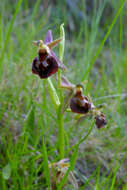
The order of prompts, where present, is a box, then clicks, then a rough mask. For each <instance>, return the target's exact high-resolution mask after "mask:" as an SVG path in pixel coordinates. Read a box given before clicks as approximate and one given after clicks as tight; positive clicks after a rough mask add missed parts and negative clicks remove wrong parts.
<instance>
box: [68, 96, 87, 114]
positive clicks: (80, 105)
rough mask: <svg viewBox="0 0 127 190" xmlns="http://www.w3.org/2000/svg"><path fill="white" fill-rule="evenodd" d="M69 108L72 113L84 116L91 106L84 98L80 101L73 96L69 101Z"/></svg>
mask: <svg viewBox="0 0 127 190" xmlns="http://www.w3.org/2000/svg"><path fill="white" fill-rule="evenodd" d="M70 108H71V110H72V112H74V113H80V114H86V113H88V111H89V110H90V109H91V104H90V102H89V101H88V100H87V99H86V98H85V97H83V99H82V100H81V99H80V97H77V96H75V97H72V98H71V100H70Z"/></svg>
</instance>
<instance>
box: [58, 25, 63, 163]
mask: <svg viewBox="0 0 127 190" xmlns="http://www.w3.org/2000/svg"><path fill="white" fill-rule="evenodd" d="M63 25H64V24H61V26H60V37H62V41H61V43H60V48H59V55H60V60H61V61H63V54H64V43H65V33H64V27H63ZM58 85H59V86H61V70H60V69H59V71H58ZM60 102H61V103H60V105H59V107H58V111H57V119H58V125H59V137H58V143H59V152H60V158H61V159H62V158H64V146H65V141H64V115H63V112H62V107H63V106H62V105H63V93H62V90H61V89H60Z"/></svg>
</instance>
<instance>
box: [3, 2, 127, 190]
mask: <svg viewBox="0 0 127 190" xmlns="http://www.w3.org/2000/svg"><path fill="white" fill-rule="evenodd" d="M124 2H125V1H123V0H119V1H118V0H117V1H116V0H80V1H79V0H59V1H58V0H52V1H51V0H47V1H43V0H36V1H33V0H31V1H30V0H19V1H16V0H4V1H2V0H1V2H0V82H1V84H0V189H1V190H6V189H14V190H15V189H21V190H23V189H25V190H26V189H34V190H35V189H43V188H44V187H43V186H44V181H43V180H42V178H41V175H39V174H40V173H42V171H43V170H42V165H41V164H40V165H39V164H38V157H37V154H36V152H37V151H40V152H42V146H41V145H42V135H43V134H45V136H46V140H47V147H48V155H49V160H50V161H52V160H53V161H54V160H57V156H58V151H57V142H56V141H57V140H56V135H57V132H58V128H57V122H56V117H55V116H56V115H55V114H56V113H54V107H53V105H52V103H51V100H50V98H49V94H48V90H47V84H46V82H45V80H40V79H39V78H38V77H37V76H36V75H33V74H32V72H31V66H32V60H33V59H34V58H35V56H37V48H36V47H34V46H33V44H32V41H34V40H39V39H45V36H46V33H47V31H48V29H51V30H52V32H53V36H54V39H55V38H58V37H59V27H60V24H62V23H64V27H65V35H66V42H65V54H64V64H65V65H66V66H67V68H68V70H67V71H66V73H64V74H65V75H66V76H67V77H68V78H69V79H70V81H71V82H72V83H74V84H78V83H81V82H82V81H84V80H87V84H86V85H85V90H84V94H85V95H88V94H90V96H91V97H92V99H93V102H94V103H95V105H98V104H103V103H104V104H105V105H106V106H105V107H104V109H103V110H104V113H105V115H106V117H107V120H108V126H107V127H106V128H105V129H102V130H97V129H96V128H95V129H94V130H93V132H92V135H90V136H89V138H88V139H87V141H86V142H84V143H83V144H82V145H81V147H80V151H79V157H78V160H77V164H76V169H75V170H76V176H77V179H78V180H79V183H80V186H81V187H83V184H85V186H84V187H83V188H84V189H95V187H96V189H98V190H100V189H107V190H109V189H120V190H121V189H127V185H126V184H127V159H126V156H127V126H126V125H127V116H126V115H127V22H126V21H127V3H126V2H125V4H124V7H123V8H122V7H121V5H123V3H124ZM116 15H118V17H117V19H116V20H115V18H116ZM112 23H113V24H112ZM111 26H112V27H111ZM110 29H111V30H110ZM109 32H110V33H109ZM107 34H109V35H107ZM106 35H107V37H106V38H105V36H106ZM101 47H103V48H101ZM99 48H100V49H99ZM98 50H101V51H98ZM55 52H56V54H57V55H58V48H56V50H55ZM95 58H96V59H95ZM52 80H53V82H54V85H55V86H56V87H57V84H56V82H55V77H54V76H53V77H52ZM58 93H59V90H58ZM75 123H76V121H75V118H74V115H73V114H72V113H67V114H66V116H65V123H64V127H65V130H66V134H67V137H66V147H67V148H70V147H71V146H72V145H73V144H75V143H76V142H77V141H78V140H79V139H80V138H81V137H82V136H83V135H84V134H86V133H87V131H88V129H89V126H90V120H88V119H86V120H84V121H82V122H81V123H80V125H78V126H76V125H75ZM30 147H33V148H30ZM70 155H71V153H70V154H69V155H68V154H67V153H66V157H69V156H70ZM39 172H40V173H39Z"/></svg>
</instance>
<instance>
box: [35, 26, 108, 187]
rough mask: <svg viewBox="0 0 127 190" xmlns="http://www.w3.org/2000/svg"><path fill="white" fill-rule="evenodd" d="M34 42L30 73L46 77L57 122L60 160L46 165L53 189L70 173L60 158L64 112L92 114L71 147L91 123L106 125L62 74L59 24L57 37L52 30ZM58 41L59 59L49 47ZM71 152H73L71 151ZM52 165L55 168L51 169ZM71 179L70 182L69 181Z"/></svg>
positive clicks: (79, 87)
mask: <svg viewBox="0 0 127 190" xmlns="http://www.w3.org/2000/svg"><path fill="white" fill-rule="evenodd" d="M34 44H35V45H36V46H38V56H37V57H35V58H34V60H33V63H32V72H33V74H36V75H38V76H39V77H40V79H46V80H47V83H48V88H49V93H50V97H51V100H52V103H53V104H54V105H55V108H56V113H57V122H58V127H59V133H58V134H59V136H58V142H59V143H58V144H59V147H58V149H59V153H60V161H59V162H58V163H53V164H52V163H50V164H49V165H48V167H49V168H50V169H49V171H50V176H51V184H50V185H51V187H50V185H49V187H48V188H49V189H50V188H52V189H56V187H57V186H58V187H59V188H58V189H60V187H61V188H63V187H64V185H65V184H66V181H67V180H68V181H69V179H70V177H69V176H71V178H72V176H73V173H72V171H71V170H72V169H73V168H74V165H73V167H72V165H71V164H69V160H68V159H65V158H64V155H65V153H64V151H65V142H64V135H65V131H64V114H65V112H66V111H68V110H70V111H71V112H72V113H76V114H79V115H80V118H86V117H87V116H93V118H94V119H93V121H95V122H93V125H92V128H90V130H89V131H88V134H87V135H86V136H85V137H83V138H82V139H81V140H80V142H79V143H78V144H76V145H75V150H77V149H78V148H79V145H80V144H81V143H82V142H83V141H84V140H86V138H87V137H88V135H89V134H90V133H91V131H92V129H93V126H94V123H95V124H96V126H97V128H98V129H101V128H102V127H104V126H105V125H106V124H107V120H106V118H105V115H104V114H103V113H102V112H101V111H100V110H99V109H98V108H97V107H96V106H95V105H94V103H93V102H92V99H91V98H90V97H88V96H85V95H83V86H82V84H76V85H75V84H72V83H71V82H70V81H69V80H68V79H67V78H66V77H65V76H64V75H63V72H62V70H65V69H66V66H65V65H64V64H63V54H64V46H65V33H64V26H63V24H62V25H61V26H60V38H58V39H56V40H53V36H52V31H51V30H49V31H48V33H47V36H46V40H45V43H44V42H43V41H42V40H39V41H34ZM58 44H60V49H59V50H60V51H59V52H60V54H59V56H60V58H58V57H57V56H56V55H55V53H54V51H53V48H54V47H56V46H57V45H58ZM55 74H56V78H57V81H58V87H59V89H60V97H58V95H57V90H56V89H55V87H54V85H53V83H52V80H51V78H50V77H51V76H52V75H55ZM63 90H67V91H68V93H67V95H66V97H64V96H63ZM74 154H75V152H74ZM54 168H55V169H54ZM72 181H73V182H72ZM71 182H72V184H75V185H74V186H75V187H77V186H78V185H77V183H76V179H75V177H74V176H73V180H71Z"/></svg>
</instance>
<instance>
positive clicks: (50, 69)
mask: <svg viewBox="0 0 127 190" xmlns="http://www.w3.org/2000/svg"><path fill="white" fill-rule="evenodd" d="M57 71H58V65H57V63H56V60H55V59H54V58H53V57H51V56H49V57H47V58H46V61H43V62H40V60H39V58H38V57H36V58H35V59H34V60H33V63H32V72H33V73H34V74H37V75H39V77H40V78H41V79H44V78H48V77H50V76H51V75H53V74H55V73H56V72H57Z"/></svg>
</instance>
